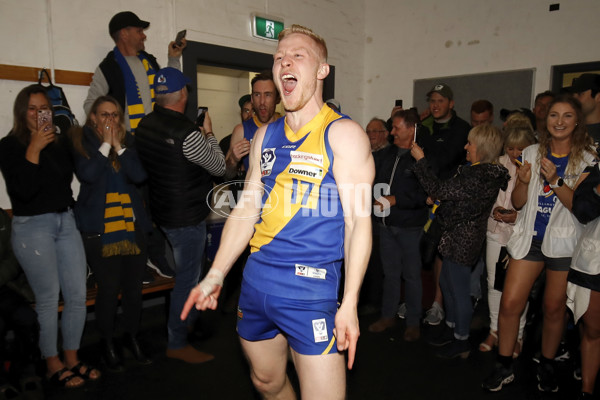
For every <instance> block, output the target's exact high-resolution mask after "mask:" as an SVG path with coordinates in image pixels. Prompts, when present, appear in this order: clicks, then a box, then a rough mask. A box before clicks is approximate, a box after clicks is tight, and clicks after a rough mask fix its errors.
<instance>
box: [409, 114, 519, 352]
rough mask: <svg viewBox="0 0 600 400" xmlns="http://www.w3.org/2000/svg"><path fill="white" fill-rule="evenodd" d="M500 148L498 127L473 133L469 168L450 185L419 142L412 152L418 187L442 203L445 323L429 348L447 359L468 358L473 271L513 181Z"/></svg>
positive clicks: (439, 212) (479, 128)
mask: <svg viewBox="0 0 600 400" xmlns="http://www.w3.org/2000/svg"><path fill="white" fill-rule="evenodd" d="M502 144H503V140H502V133H500V130H499V129H498V128H495V127H493V126H491V125H489V124H484V125H479V126H476V127H475V128H473V129H471V131H470V132H469V136H468V139H467V144H466V145H465V150H466V151H467V154H466V158H467V161H469V162H470V164H469V165H465V166H461V167H460V168H459V169H458V172H457V174H456V175H455V176H454V177H452V178H450V179H446V180H440V179H438V178H437V177H436V176H435V174H434V173H433V171H432V169H431V167H430V165H429V163H428V161H427V159H426V158H425V155H424V153H423V150H422V149H421V148H420V147H419V146H418V145H417V144H416V143H414V144H413V146H412V149H411V154H412V156H413V157H414V158H415V160H417V162H416V164H415V174H416V175H417V178H418V179H419V182H420V183H421V185H422V186H423V188H424V189H425V191H426V192H427V194H428V195H429V196H430V197H432V198H435V199H439V200H440V206H439V207H438V209H437V211H436V215H437V217H436V218H438V219H439V223H440V226H441V228H442V236H441V239H440V243H439V245H438V250H439V253H440V255H441V256H442V257H443V262H442V273H441V275H440V288H441V290H442V294H443V296H444V306H445V310H446V321H445V324H444V325H443V326H442V330H441V331H440V332H439V335H437V336H436V337H433V338H431V340H429V344H431V345H433V346H437V347H439V348H440V350H439V351H438V353H437V354H438V356H440V357H443V358H455V357H461V358H467V357H468V356H469V353H470V351H471V346H470V344H469V340H468V339H469V331H470V326H471V317H472V316H473V304H472V302H471V290H470V289H471V284H470V283H471V271H472V269H473V268H474V267H475V265H476V264H477V261H478V260H479V257H480V254H481V250H482V249H483V245H484V241H485V232H486V229H487V219H488V217H489V215H490V213H491V211H492V206H493V205H494V202H495V201H496V198H497V197H498V192H499V190H500V189H502V190H506V187H507V184H508V181H509V179H510V176H509V174H508V171H507V169H506V168H504V167H503V166H501V165H498V164H497V163H496V161H497V160H498V156H500V152H501V151H502Z"/></svg>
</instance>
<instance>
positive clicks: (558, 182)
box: [550, 178, 565, 189]
mask: <svg viewBox="0 0 600 400" xmlns="http://www.w3.org/2000/svg"><path fill="white" fill-rule="evenodd" d="M564 183H565V181H563V178H558V180H557V181H556V183H555V184H554V185H553V184H550V188H551V189H556V188H557V187H561V186H562V185H564Z"/></svg>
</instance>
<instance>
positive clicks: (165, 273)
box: [146, 259, 175, 278]
mask: <svg viewBox="0 0 600 400" xmlns="http://www.w3.org/2000/svg"><path fill="white" fill-rule="evenodd" d="M146 265H147V266H148V267H150V268H152V269H153V270H154V271H156V273H157V274H158V275H160V276H162V277H163V278H173V277H174V276H175V271H173V270H172V269H171V267H169V265H168V264H167V262H166V260H165V261H163V262H159V261H156V260H155V262H152V261H151V260H150V259H148V261H147V262H146Z"/></svg>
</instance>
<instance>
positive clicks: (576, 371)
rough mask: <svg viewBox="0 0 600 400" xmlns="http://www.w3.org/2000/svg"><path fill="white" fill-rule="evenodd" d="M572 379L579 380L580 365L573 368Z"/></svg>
mask: <svg viewBox="0 0 600 400" xmlns="http://www.w3.org/2000/svg"><path fill="white" fill-rule="evenodd" d="M573 379H575V380H576V381H581V367H577V368H575V370H573Z"/></svg>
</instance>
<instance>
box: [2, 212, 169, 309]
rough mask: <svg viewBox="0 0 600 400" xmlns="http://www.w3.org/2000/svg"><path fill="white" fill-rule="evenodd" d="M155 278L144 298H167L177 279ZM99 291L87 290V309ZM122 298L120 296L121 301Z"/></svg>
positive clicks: (59, 307)
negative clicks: (157, 295)
mask: <svg viewBox="0 0 600 400" xmlns="http://www.w3.org/2000/svg"><path fill="white" fill-rule="evenodd" d="M4 211H6V213H7V214H8V215H9V216H10V217H11V218H12V209H5V210H4ZM152 275H153V276H154V281H153V282H150V283H148V284H146V285H144V286H143V287H142V296H144V295H148V294H151V293H160V292H165V293H164V294H165V296H166V295H167V294H168V293H167V292H168V291H170V290H171V289H173V286H175V278H164V277H162V276H160V275H158V274H155V273H154V272H153V273H152ZM97 292H98V289H97V288H96V287H95V286H94V287H90V288H88V289H87V295H86V300H85V305H86V306H87V307H89V306H93V305H94V304H96V293H97ZM120 298H121V296H120V295H119V299H120ZM63 308H64V304H63V302H62V300H61V301H60V302H59V304H58V311H59V312H61V311H62V310H63Z"/></svg>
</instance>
